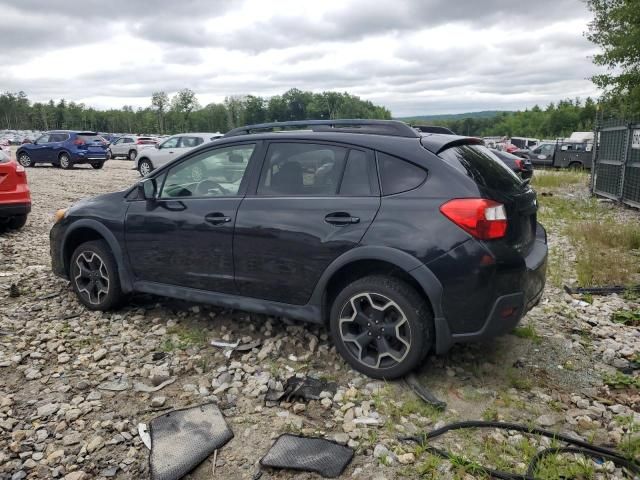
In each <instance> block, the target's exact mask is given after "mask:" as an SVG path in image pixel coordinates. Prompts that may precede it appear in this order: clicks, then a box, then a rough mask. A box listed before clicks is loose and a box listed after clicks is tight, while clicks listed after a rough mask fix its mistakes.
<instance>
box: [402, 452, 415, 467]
mask: <svg viewBox="0 0 640 480" xmlns="http://www.w3.org/2000/svg"><path fill="white" fill-rule="evenodd" d="M415 461H416V456H415V455H414V454H413V453H404V454H402V455H398V462H399V463H401V464H402V465H409V464H411V463H415Z"/></svg>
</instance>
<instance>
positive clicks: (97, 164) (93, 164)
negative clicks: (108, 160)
mask: <svg viewBox="0 0 640 480" xmlns="http://www.w3.org/2000/svg"><path fill="white" fill-rule="evenodd" d="M91 166H92V167H93V168H95V169H96V170H100V169H101V168H102V167H104V162H93V163H92V164H91Z"/></svg>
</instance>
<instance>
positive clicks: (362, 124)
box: [224, 119, 420, 138]
mask: <svg viewBox="0 0 640 480" xmlns="http://www.w3.org/2000/svg"><path fill="white" fill-rule="evenodd" d="M303 127H307V128H308V129H310V130H313V131H314V132H334V133H367V134H373V135H389V136H392V137H407V138H419V137H420V134H419V133H418V132H417V131H416V130H415V129H414V128H411V127H410V126H409V125H407V124H406V123H404V122H400V121H398V120H362V119H351V120H346V119H345V120H297V121H293V122H271V123H259V124H255V125H245V126H244V127H238V128H234V129H233V130H230V131H228V132H227V133H226V134H225V135H224V136H225V138H226V137H235V136H236V135H247V134H250V133H264V132H269V131H277V130H291V129H293V128H297V129H301V128H303Z"/></svg>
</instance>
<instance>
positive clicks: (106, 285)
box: [69, 240, 124, 311]
mask: <svg viewBox="0 0 640 480" xmlns="http://www.w3.org/2000/svg"><path fill="white" fill-rule="evenodd" d="M80 265H83V266H84V270H83V271H82V272H81V269H80ZM83 272H84V274H86V275H84V274H83ZM69 279H70V280H71V286H72V288H73V291H74V292H75V293H76V296H77V297H78V300H80V302H81V303H82V304H83V305H84V306H85V307H87V308H88V309H89V310H102V311H106V310H112V309H115V308H117V307H118V306H120V304H121V303H122V301H123V300H124V294H123V293H122V289H121V288H120V278H119V276H118V266H117V264H116V261H115V259H114V257H113V254H112V253H111V249H110V248H109V246H108V245H107V243H106V242H105V241H104V240H93V241H91V242H86V243H83V244H81V245H80V246H79V247H78V248H76V249H75V251H74V252H73V255H71V264H70V265H69ZM92 281H93V284H92V283H91V282H92Z"/></svg>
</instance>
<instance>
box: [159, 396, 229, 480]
mask: <svg viewBox="0 0 640 480" xmlns="http://www.w3.org/2000/svg"><path fill="white" fill-rule="evenodd" d="M149 431H150V434H151V454H150V455H149V471H150V472H151V479H152V480H178V479H179V478H182V477H183V476H184V475H186V474H187V473H189V472H190V471H191V470H193V469H194V468H196V467H197V466H198V465H200V463H202V462H203V461H204V460H205V459H206V458H207V457H208V456H209V455H211V454H212V453H213V452H214V451H215V450H216V449H218V448H221V447H222V446H223V445H225V444H226V443H227V442H228V441H229V440H231V439H232V438H233V432H232V431H231V429H230V428H229V426H228V425H227V422H226V421H225V419H224V417H223V416H222V412H220V409H219V408H218V406H217V405H216V404H214V403H208V404H205V405H200V406H197V407H190V408H185V409H182V410H173V411H171V412H168V413H165V414H164V415H160V416H159V417H156V418H154V419H153V420H151V422H149Z"/></svg>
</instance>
